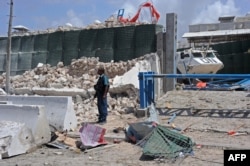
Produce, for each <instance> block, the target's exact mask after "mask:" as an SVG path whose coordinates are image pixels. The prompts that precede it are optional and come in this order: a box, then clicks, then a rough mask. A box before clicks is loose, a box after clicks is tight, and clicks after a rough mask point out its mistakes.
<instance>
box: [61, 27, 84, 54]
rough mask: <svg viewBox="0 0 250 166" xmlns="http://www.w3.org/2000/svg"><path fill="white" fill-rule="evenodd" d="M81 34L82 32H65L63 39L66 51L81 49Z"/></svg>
mask: <svg viewBox="0 0 250 166" xmlns="http://www.w3.org/2000/svg"><path fill="white" fill-rule="evenodd" d="M80 32H81V31H80V30H77V31H66V32H64V38H63V49H64V50H77V49H78V48H79V35H80Z"/></svg>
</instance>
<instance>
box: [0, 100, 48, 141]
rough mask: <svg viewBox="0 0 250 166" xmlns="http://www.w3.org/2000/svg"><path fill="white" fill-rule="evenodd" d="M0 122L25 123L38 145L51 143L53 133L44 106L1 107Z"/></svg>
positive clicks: (3, 105) (6, 105) (5, 105)
mask: <svg viewBox="0 0 250 166" xmlns="http://www.w3.org/2000/svg"><path fill="white" fill-rule="evenodd" d="M0 121H12V122H18V123H24V124H25V125H26V126H27V127H29V128H30V129H31V131H32V134H33V136H34V139H35V143H36V145H42V144H45V143H47V142H49V141H50V138H51V133H50V127H49V123H48V120H47V118H46V114H45V109H44V106H34V105H33V106H32V105H8V104H2V105H0Z"/></svg>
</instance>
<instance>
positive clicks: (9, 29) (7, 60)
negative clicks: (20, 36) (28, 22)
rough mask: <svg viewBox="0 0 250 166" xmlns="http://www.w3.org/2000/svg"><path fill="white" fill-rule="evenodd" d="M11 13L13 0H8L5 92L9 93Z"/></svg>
mask: <svg viewBox="0 0 250 166" xmlns="http://www.w3.org/2000/svg"><path fill="white" fill-rule="evenodd" d="M12 13H13V0H10V15H9V28H8V41H7V47H6V50H7V51H6V52H7V57H6V85H5V87H6V89H5V90H6V93H7V94H9V90H10V64H11V28H12Z"/></svg>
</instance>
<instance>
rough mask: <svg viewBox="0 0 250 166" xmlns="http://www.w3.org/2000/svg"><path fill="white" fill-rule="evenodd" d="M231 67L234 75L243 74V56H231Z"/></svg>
mask: <svg viewBox="0 0 250 166" xmlns="http://www.w3.org/2000/svg"><path fill="white" fill-rule="evenodd" d="M232 56H233V67H234V71H233V73H235V74H243V73H244V65H242V64H243V63H244V54H233V55H232Z"/></svg>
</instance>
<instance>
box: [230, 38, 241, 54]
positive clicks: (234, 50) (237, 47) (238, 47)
mask: <svg viewBox="0 0 250 166" xmlns="http://www.w3.org/2000/svg"><path fill="white" fill-rule="evenodd" d="M231 47H232V53H235V54H236V53H241V52H242V50H241V48H242V46H241V41H236V42H232V43H231Z"/></svg>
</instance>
